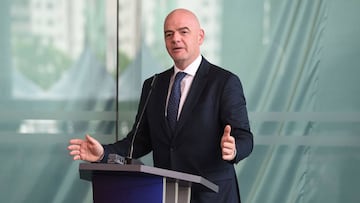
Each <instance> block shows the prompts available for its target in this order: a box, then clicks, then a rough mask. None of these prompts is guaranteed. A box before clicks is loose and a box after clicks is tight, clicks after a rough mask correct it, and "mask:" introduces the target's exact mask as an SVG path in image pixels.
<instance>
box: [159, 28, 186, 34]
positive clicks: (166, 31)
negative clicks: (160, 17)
mask: <svg viewBox="0 0 360 203" xmlns="http://www.w3.org/2000/svg"><path fill="white" fill-rule="evenodd" d="M176 30H177V31H179V30H190V28H189V27H181V28H177V29H176ZM169 32H174V31H173V30H165V31H164V33H169Z"/></svg>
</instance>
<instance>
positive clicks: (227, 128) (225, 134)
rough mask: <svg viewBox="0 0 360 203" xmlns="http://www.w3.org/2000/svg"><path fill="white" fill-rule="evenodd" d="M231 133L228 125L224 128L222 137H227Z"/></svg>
mask: <svg viewBox="0 0 360 203" xmlns="http://www.w3.org/2000/svg"><path fill="white" fill-rule="evenodd" d="M230 133H231V126H230V125H226V126H225V128H224V136H226V137H229V136H230Z"/></svg>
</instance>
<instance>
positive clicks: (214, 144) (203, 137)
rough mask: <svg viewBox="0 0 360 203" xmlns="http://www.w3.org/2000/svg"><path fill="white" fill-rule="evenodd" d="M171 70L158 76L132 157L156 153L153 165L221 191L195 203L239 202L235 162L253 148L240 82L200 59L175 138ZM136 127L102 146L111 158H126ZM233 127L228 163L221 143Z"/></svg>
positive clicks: (196, 195) (198, 195)
mask: <svg viewBox="0 0 360 203" xmlns="http://www.w3.org/2000/svg"><path fill="white" fill-rule="evenodd" d="M173 71H174V70H173V68H170V69H168V70H166V71H164V72H162V73H160V74H158V75H157V77H156V81H155V83H154V86H153V90H152V94H151V96H150V99H149V102H148V106H147V107H146V110H145V114H144V117H143V119H142V121H141V123H140V126H139V130H138V133H137V135H136V139H135V144H134V154H133V155H134V158H139V157H141V156H144V155H146V154H148V153H149V152H153V161H154V166H155V167H159V168H165V169H170V170H176V171H180V172H186V173H190V174H194V175H199V176H202V177H204V178H206V179H208V180H210V181H212V182H214V183H215V184H217V185H218V186H219V193H210V192H202V191H198V190H197V189H196V188H194V189H193V190H192V196H191V202H192V203H200V202H201V203H232V202H240V195H239V188H238V183H237V177H236V173H235V169H234V163H237V162H239V161H240V160H242V159H244V158H245V157H247V156H248V155H249V154H250V153H251V151H252V149H253V135H252V133H251V131H250V126H249V121H248V115H247V109H246V102H245V97H244V93H243V89H242V85H241V82H240V80H239V78H238V77H237V76H236V75H234V74H233V73H231V72H229V71H227V70H224V69H222V68H220V67H217V66H215V65H213V64H211V63H209V62H208V61H207V60H206V59H205V58H202V62H201V64H200V67H199V69H198V71H197V73H196V75H195V77H194V79H193V82H192V85H191V87H190V90H189V93H188V96H187V98H186V101H185V103H184V105H183V108H182V112H181V114H180V117H179V121H178V124H177V126H176V129H175V132H174V133H171V131H170V129H169V126H168V124H167V120H166V117H165V106H166V100H167V94H168V89H169V83H170V78H171V76H172V74H173ZM151 82H152V78H149V79H147V80H146V81H145V82H144V84H143V88H142V94H141V98H140V103H139V108H138V114H137V116H136V121H135V124H136V123H137V122H138V120H139V117H140V112H141V111H142V109H143V107H144V103H145V100H146V98H147V95H148V93H149V90H150V88H151ZM135 124H134V127H133V129H132V131H131V132H130V133H129V134H128V135H127V137H126V138H124V139H123V140H120V141H118V142H116V143H114V144H110V145H104V148H105V157H104V159H105V158H106V155H107V154H109V153H118V154H120V155H122V156H126V155H127V154H128V150H129V143H130V140H131V137H132V136H133V134H134V129H135ZM227 124H230V125H231V135H232V136H233V137H235V140H236V149H237V154H236V158H235V159H234V160H233V161H230V162H229V161H224V160H223V159H222V156H221V147H220V140H221V137H222V135H223V132H224V127H225V125H227Z"/></svg>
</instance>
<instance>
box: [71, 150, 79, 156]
mask: <svg viewBox="0 0 360 203" xmlns="http://www.w3.org/2000/svg"><path fill="white" fill-rule="evenodd" d="M69 154H70V155H72V156H76V155H80V151H79V150H72V151H70V152H69Z"/></svg>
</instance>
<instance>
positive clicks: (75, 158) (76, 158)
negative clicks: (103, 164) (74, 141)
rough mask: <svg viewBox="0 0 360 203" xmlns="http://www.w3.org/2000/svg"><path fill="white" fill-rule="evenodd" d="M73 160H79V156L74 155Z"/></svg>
mask: <svg viewBox="0 0 360 203" xmlns="http://www.w3.org/2000/svg"><path fill="white" fill-rule="evenodd" d="M73 159H74V160H81V157H80V155H76V156H74V158H73Z"/></svg>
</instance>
